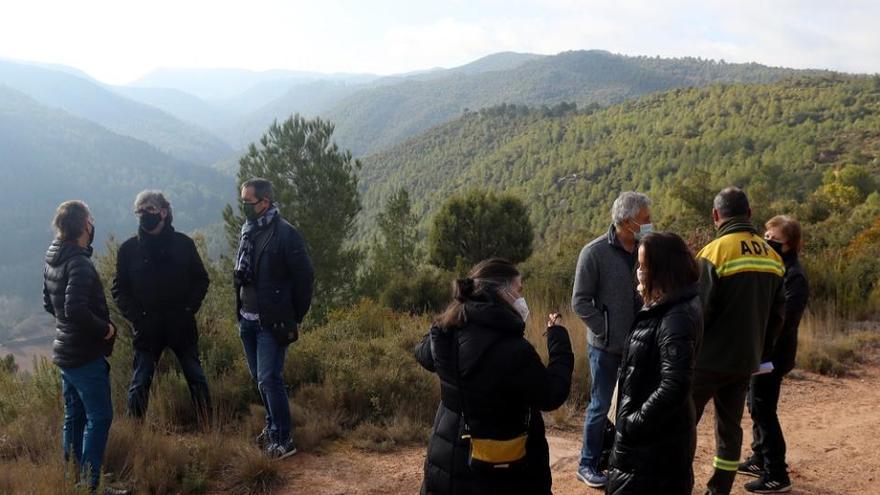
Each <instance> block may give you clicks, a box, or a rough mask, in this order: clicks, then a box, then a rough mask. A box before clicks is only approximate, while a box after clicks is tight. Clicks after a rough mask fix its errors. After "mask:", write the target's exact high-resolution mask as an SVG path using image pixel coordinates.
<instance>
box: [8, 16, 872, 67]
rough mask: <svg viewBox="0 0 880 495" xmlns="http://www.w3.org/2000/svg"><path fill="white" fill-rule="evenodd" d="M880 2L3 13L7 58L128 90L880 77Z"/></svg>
mask: <svg viewBox="0 0 880 495" xmlns="http://www.w3.org/2000/svg"><path fill="white" fill-rule="evenodd" d="M877 19H880V2H876V1H873V0H849V1H845V0H840V1H835V0H832V1H828V0H824V1H812V0H800V1H798V0H762V1H757V0H733V1H730V0H728V1H723V2H722V1H714V0H703V1H691V0H682V1H661V0H614V1H607V0H606V1H592V0H433V1H422V0H407V1H401V0H361V1H355V0H312V1H308V2H305V1H299V0H296V1H290V0H289V1H284V0H247V1H237V2H233V1H227V0H211V1H204V0H150V1H138V2H133V1H128V0H76V1H71V0H57V1H56V0H14V1H10V0H0V57H4V58H11V59H17V60H27V61H36V62H46V63H57V64H64V65H69V66H72V67H76V68H78V69H81V70H83V71H85V72H86V73H88V74H89V75H91V76H92V77H95V78H96V79H98V80H101V81H104V82H107V83H113V84H123V83H128V82H131V81H134V80H136V79H137V78H139V77H141V76H143V75H144V74H146V73H148V72H150V71H151V70H154V69H156V68H160V67H177V68H179V67H197V68H220V67H222V68H243V69H251V70H268V69H293V70H308V71H316V72H328V73H330V72H349V73H373V74H383V75H384V74H392V73H401V72H408V71H414V70H423V69H428V68H434V67H454V66H457V65H462V64H465V63H468V62H470V61H473V60H475V59H477V58H479V57H482V56H484V55H488V54H491V53H495V52H499V51H518V52H530V53H541V54H555V53H558V52H561V51H566V50H579V49H603V50H608V51H611V52H614V53H622V54H626V55H649V56H654V55H660V56H662V57H681V56H696V57H703V58H711V59H724V60H726V61H728V62H759V63H762V64H767V65H776V66H786V67H793V68H820V69H833V70H840V71H845V72H869V73H878V72H880V28H878V27H877Z"/></svg>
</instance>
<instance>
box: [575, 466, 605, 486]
mask: <svg viewBox="0 0 880 495" xmlns="http://www.w3.org/2000/svg"><path fill="white" fill-rule="evenodd" d="M575 476H577V479H578V480H579V481H581V482H583V483H584V484H585V485H587V486H589V487H590V488H602V487H604V486H605V485H606V484H608V476H605V475H604V474H602V473H600V472H597V471H596V470H595V469H593V468H590V467H579V468H578V470H577V473H576V474H575Z"/></svg>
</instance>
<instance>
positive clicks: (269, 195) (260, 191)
mask: <svg viewBox="0 0 880 495" xmlns="http://www.w3.org/2000/svg"><path fill="white" fill-rule="evenodd" d="M248 187H253V188H254V196H256V197H257V199H258V200H260V201H262V200H264V199H268V200H269V202H270V203H272V202H274V201H275V189H274V188H273V187H272V182H270V181H269V179H263V178H261V177H254V178H251V179H248V180H246V181H244V183H243V184H242V185H241V188H242V189H247V188H248Z"/></svg>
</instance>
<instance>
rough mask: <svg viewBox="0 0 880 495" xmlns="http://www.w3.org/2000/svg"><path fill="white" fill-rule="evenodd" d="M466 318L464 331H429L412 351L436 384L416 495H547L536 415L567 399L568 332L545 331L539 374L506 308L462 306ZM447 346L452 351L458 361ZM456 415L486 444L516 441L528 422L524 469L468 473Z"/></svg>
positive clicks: (545, 453)
mask: <svg viewBox="0 0 880 495" xmlns="http://www.w3.org/2000/svg"><path fill="white" fill-rule="evenodd" d="M466 314H467V320H468V322H467V324H466V325H465V326H464V327H462V328H460V329H444V328H437V327H435V328H432V329H431V331H430V333H429V334H428V335H426V336H425V338H424V339H423V340H422V341H421V343H419V344H418V345H417V346H416V349H415V355H416V359H417V360H418V362H419V363H420V364H421V365H422V366H423V367H424V368H425V369H427V370H428V371H432V372H435V373H437V375H438V376H439V377H440V397H441V402H440V406H439V407H438V409H437V415H436V418H435V420H434V429H433V432H432V434H431V439H430V441H429V443H428V456H427V459H426V461H425V478H424V481H423V484H422V490H421V493H422V494H424V495H430V494H493V493H503V494H529V495H542V494H549V493H550V486H551V477H550V454H549V449H548V447H547V440H546V438H545V436H544V421H543V419H542V417H541V413H540V411H549V410H553V409H556V408H558V407H559V406H561V405H562V404H563V403H564V402H565V400H566V398H567V397H568V392H569V388H570V386H571V372H572V368H573V366H574V355H573V354H572V352H571V343H570V341H569V337H568V332H567V331H566V329H565V328H563V327H553V328H550V329H549V330H548V332H547V346H548V350H549V354H550V362H549V364H548V365H547V367H544V365H543V363H542V362H541V358H540V357H539V356H538V353H537V352H536V351H535V348H534V347H532V345H531V344H530V343H529V342H528V341H527V340H526V339H525V338H524V336H523V332H524V330H525V325H524V323H523V321H522V319H521V318H520V317H519V315H518V314H517V313H515V312H514V310H513V309H511V308H510V307H509V306H508V305H507V304H504V303H492V302H488V301H483V302H479V301H473V302H468V303H467V305H466ZM453 345H457V346H458V351H457V354H456V351H455V350H454V348H453V347H452V346H453ZM456 355H457V356H458V357H459V363H460V366H459V368H460V373H461V376H460V383H461V389H459V387H458V383H459V377H458V374H457V373H456V367H455V362H454V357H455V356H456ZM462 390H463V392H462ZM462 399H464V403H463V402H462ZM462 407H465V408H466V416H467V417H468V424H469V426H470V428H471V432H472V433H473V434H474V435H476V436H480V437H485V438H512V437H514V436H516V435H517V434H521V433H522V432H523V430H524V426H525V420H526V418H527V417H528V416H529V414H530V416H531V420H530V423H529V425H528V435H529V436H528V442H527V444H526V452H527V466H526V467H525V468H524V469H522V470H520V471H514V472H505V473H501V474H497V475H495V476H492V477H487V476H485V475H481V474H479V473H476V472H474V471H471V470H470V468H469V467H468V465H467V459H468V448H469V444H468V440H462V438H461V436H462V433H463V426H464V424H463V421H462V419H461V414H460V412H461V411H462Z"/></svg>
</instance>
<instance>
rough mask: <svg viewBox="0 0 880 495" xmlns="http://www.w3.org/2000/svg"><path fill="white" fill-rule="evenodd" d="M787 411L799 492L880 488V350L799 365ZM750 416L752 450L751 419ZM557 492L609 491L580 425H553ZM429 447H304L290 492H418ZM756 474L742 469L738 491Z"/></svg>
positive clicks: (702, 462)
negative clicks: (597, 479)
mask: <svg viewBox="0 0 880 495" xmlns="http://www.w3.org/2000/svg"><path fill="white" fill-rule="evenodd" d="M779 410H780V417H781V421H782V425H783V429H784V431H785V435H786V439H787V442H788V463H789V465H790V467H791V477H792V481H793V486H794V488H793V490H792V493H794V494H811V495H812V494H822V495H838V494H839V495H843V494H846V495H849V494H878V495H880V355H878V354H876V353H875V354H873V355H872V356H871V357H870V359H869V362H868V363H866V364H865V365H863V366H861V367H859V368H858V369H857V370H855V371H854V373H853V375H852V376H848V377H845V378H828V377H823V376H819V375H814V374H811V373H801V372H797V371H796V372H795V373H794V376H793V377H792V378H790V379H787V380H786V381H785V383H784V384H783V392H782V398H781V400H780V406H779ZM745 416H746V417H745V418H744V419H743V429H744V430H745V439H744V442H743V443H744V449H743V454H744V456H745V455H747V454H748V453H749V448H748V445H749V442H750V441H751V422H750V420H749V419H748V413H746V414H745ZM713 418H714V415H713V414H712V412H711V408H707V411H706V415H705V416H704V419H703V422H702V423H701V424H700V427H699V441H698V442H699V443H698V447H697V457H696V460H695V461H694V474H695V476H696V478H697V484H696V487H695V489H694V493H702V490H703V487H704V486H705V482H706V480H707V479H708V477H709V475H710V474H711V470H712V468H711V466H712V456H713V454H714V436H713V433H712V428H713ZM548 441H549V443H550V455H551V463H552V467H553V493H555V494H557V495H565V494H590V493H601V492H600V491H598V490H593V489H590V488H587V487H586V486H585V485H583V484H580V483H579V482H577V481H576V480H575V477H574V471H575V468H576V466H577V462H578V456H579V452H580V432H579V431H577V430H576V429H572V430H571V431H560V430H551V431H548ZM423 461H424V447H413V448H406V449H403V450H400V451H398V452H395V453H392V454H370V453H364V452H361V451H358V450H356V449H353V448H350V447H346V446H335V447H332V448H331V449H330V451H329V452H328V453H324V454H312V453H302V454H298V455H296V456H294V457H293V458H291V459H289V460H286V461H284V462H285V463H286V465H287V467H289V483H288V485H287V486H286V487H285V488H284V489H283V490H281V493H283V494H291V495H292V494H308V495H355V494H357V495H367V494H377V495H378V494H382V495H391V494H414V493H418V490H419V486H420V483H421V479H422V463H423ZM750 479H752V478H747V477H744V476H738V477H737V481H736V484H735V485H734V486H735V488H734V492H733V493H736V494H744V493H747V492H746V491H745V490H743V489H742V485H743V484H745V482H746V481H748V480H750Z"/></svg>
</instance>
